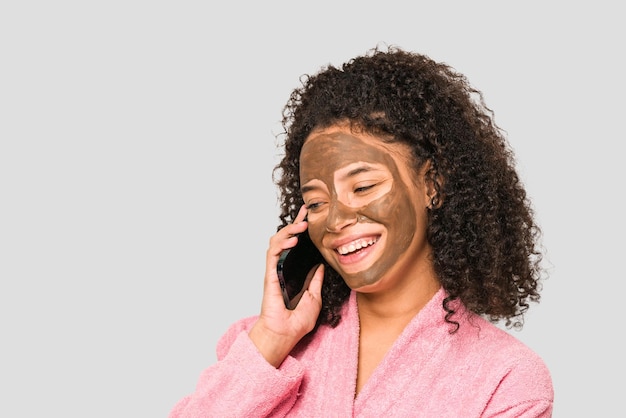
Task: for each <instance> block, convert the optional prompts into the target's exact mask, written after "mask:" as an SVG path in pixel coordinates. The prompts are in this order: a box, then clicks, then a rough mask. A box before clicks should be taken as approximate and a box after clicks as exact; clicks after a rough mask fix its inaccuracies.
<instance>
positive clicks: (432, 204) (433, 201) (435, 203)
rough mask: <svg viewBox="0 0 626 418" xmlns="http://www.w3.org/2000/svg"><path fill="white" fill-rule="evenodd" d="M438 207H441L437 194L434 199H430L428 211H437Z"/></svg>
mask: <svg viewBox="0 0 626 418" xmlns="http://www.w3.org/2000/svg"><path fill="white" fill-rule="evenodd" d="M437 206H439V195H438V194H435V195H434V196H433V197H431V198H430V204H429V205H428V209H430V210H433V209H436V208H437Z"/></svg>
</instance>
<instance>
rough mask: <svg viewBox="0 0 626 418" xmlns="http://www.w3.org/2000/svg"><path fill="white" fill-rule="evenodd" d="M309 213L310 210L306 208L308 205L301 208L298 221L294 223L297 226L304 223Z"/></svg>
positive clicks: (295, 220) (297, 217) (297, 216)
mask: <svg viewBox="0 0 626 418" xmlns="http://www.w3.org/2000/svg"><path fill="white" fill-rule="evenodd" d="M307 213H308V210H307V208H306V205H302V206H300V209H299V210H298V214H297V215H296V219H294V220H293V223H294V224H297V223H299V222H302V221H304V219H305V218H306V215H307Z"/></svg>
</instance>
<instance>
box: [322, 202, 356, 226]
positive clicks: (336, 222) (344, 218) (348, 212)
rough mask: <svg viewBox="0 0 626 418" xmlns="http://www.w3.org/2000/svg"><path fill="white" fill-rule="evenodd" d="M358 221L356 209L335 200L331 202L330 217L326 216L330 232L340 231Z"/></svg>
mask: <svg viewBox="0 0 626 418" xmlns="http://www.w3.org/2000/svg"><path fill="white" fill-rule="evenodd" d="M356 222H357V215H356V211H355V210H354V209H353V208H351V207H349V206H346V205H344V204H343V203H341V202H339V201H337V200H334V201H333V202H331V204H330V208H329V211H328V217H327V218H326V230H327V231H328V232H339V231H341V230H342V229H343V228H345V227H347V226H350V225H354V224H355V223H356Z"/></svg>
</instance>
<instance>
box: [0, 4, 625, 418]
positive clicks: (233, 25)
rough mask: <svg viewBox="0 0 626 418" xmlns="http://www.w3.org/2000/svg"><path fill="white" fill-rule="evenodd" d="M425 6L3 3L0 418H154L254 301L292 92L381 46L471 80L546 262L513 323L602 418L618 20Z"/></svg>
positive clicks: (616, 398)
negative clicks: (514, 166) (502, 136)
mask: <svg viewBox="0 0 626 418" xmlns="http://www.w3.org/2000/svg"><path fill="white" fill-rule="evenodd" d="M431 3H434V2H397V1H385V2H370V3H368V2H363V1H344V2H342V1H336V0H335V1H316V2H306V3H305V2H293V1H292V2H287V1H283V2H279V1H274V2H271V1H268V2H254V1H248V2H241V1H240V2H229V3H226V2H213V3H209V2H206V1H178V2H173V1H172V2H165V1H151V2H148V1H138V0H126V1H107V2H103V1H100V2H97V1H96V2H79V1H63V0H61V1H55V2H43V1H39V2H35V1H20V2H18V1H8V2H3V3H2V5H0V280H1V288H0V321H1V322H0V324H1V331H2V334H1V338H2V340H1V344H0V367H1V369H0V416H3V417H11V418H18V417H35V416H55V417H61V416H62V417H81V418H82V417H90V418H97V417H155V418H156V417H161V418H163V417H166V416H167V414H168V412H169V411H170V409H171V408H172V407H173V405H174V404H175V403H176V401H178V400H179V399H180V398H181V397H182V396H184V395H185V394H187V393H190V392H191V391H193V389H194V387H195V385H196V382H197V379H198V377H199V375H200V373H201V372H202V370H203V369H205V368H206V367H207V366H209V365H210V364H212V363H213V362H214V361H215V345H216V342H217V339H218V338H219V336H220V335H221V334H222V333H223V332H224V331H225V330H226V328H227V327H228V325H230V324H231V323H232V322H233V321H235V320H236V319H238V318H241V317H243V316H248V315H253V314H256V313H257V312H258V311H259V306H260V300H261V294H262V283H263V272H264V269H265V263H264V261H265V250H266V247H267V244H268V240H269V237H270V236H271V235H272V234H273V232H274V231H275V229H276V226H277V225H278V218H277V214H278V205H277V194H276V188H275V186H274V184H273V182H272V177H271V171H272V168H273V167H274V165H275V164H276V163H277V162H278V158H279V155H280V150H279V149H277V147H276V144H277V140H276V134H278V133H279V132H280V131H281V126H280V118H281V111H282V107H283V105H284V104H285V102H286V101H287V99H288V97H289V94H290V92H291V90H292V89H293V88H294V87H296V86H298V85H299V78H300V76H301V75H302V74H305V73H313V72H316V71H317V70H319V69H320V68H321V67H322V66H324V65H327V64H336V65H339V64H341V63H342V62H344V61H346V60H348V59H349V58H351V57H353V56H356V55H360V54H363V53H365V52H366V51H367V50H369V49H370V48H372V47H374V46H376V45H385V44H389V45H396V46H400V47H402V48H405V49H408V50H413V51H416V52H421V53H425V54H427V55H429V56H431V57H432V58H434V59H436V60H438V61H444V62H446V63H448V64H450V65H451V66H453V67H454V68H455V69H457V70H458V71H460V72H462V73H464V74H465V75H466V76H467V77H468V78H469V80H470V82H471V83H472V84H473V85H474V86H475V87H477V88H478V89H480V90H481V91H482V92H483V93H484V96H485V100H486V102H487V105H488V106H490V107H491V108H492V109H493V110H494V111H495V115H496V122H497V123H498V124H499V125H500V126H501V127H502V128H503V129H504V130H506V131H507V135H508V137H509V140H510V142H511V145H512V147H513V148H514V150H515V151H516V155H517V159H518V164H519V170H520V173H521V175H522V178H523V180H524V183H525V184H526V187H527V190H528V193H529V196H530V197H531V198H532V199H533V202H534V206H535V210H536V213H537V217H538V220H539V223H540V225H541V226H542V228H543V230H544V244H545V246H546V248H547V251H548V258H547V260H546V261H547V263H548V264H549V267H550V278H549V279H548V280H547V281H546V282H545V283H544V291H543V299H542V301H541V303H540V304H538V305H532V306H531V309H530V311H529V314H528V315H527V318H526V323H525V327H524V329H523V330H522V331H521V332H516V331H511V332H512V333H514V334H515V335H516V336H517V337H518V338H520V339H521V340H522V341H524V342H525V343H526V344H528V345H529V346H530V347H531V348H533V349H534V350H535V351H537V352H538V353H539V354H540V355H541V356H542V357H543V358H544V359H545V361H546V363H547V365H548V367H549V368H550V370H551V372H552V374H553V379H554V387H555V394H556V395H555V406H554V417H558V418H563V417H572V416H580V417H590V416H596V417H598V416H602V417H609V416H610V417H614V416H618V414H619V413H620V412H621V411H623V389H624V388H623V384H622V383H620V382H621V381H622V380H621V378H622V377H623V375H624V373H625V372H626V370H625V368H624V352H625V346H624V343H623V336H621V334H622V328H623V325H622V320H623V309H622V305H623V296H624V295H623V293H622V292H623V290H624V284H623V283H624V279H626V277H625V275H624V271H623V269H622V265H623V264H624V258H623V257H624V256H623V254H622V253H623V250H624V243H623V239H624V232H625V231H624V221H623V217H624V209H625V208H624V203H623V198H622V197H620V194H621V193H622V190H623V188H624V180H625V176H624V163H623V148H622V147H623V142H624V139H625V136H624V123H623V121H624V111H625V110H626V109H625V106H624V94H625V93H626V91H625V82H624V73H625V72H626V66H625V64H624V47H623V39H624V36H625V30H624V25H623V19H622V16H623V14H622V13H621V11H619V10H618V6H617V2H615V3H613V2H609V1H596V2H593V3H592V2H539V1H536V2H535V1H530V2H515V3H514V2H502V1H488V2H485V1H478V2H461V1H459V2H438V3H436V4H431ZM557 3H558V4H557ZM620 143H622V144H621V145H620Z"/></svg>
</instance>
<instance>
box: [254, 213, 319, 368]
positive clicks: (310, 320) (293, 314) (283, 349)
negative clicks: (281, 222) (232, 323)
mask: <svg viewBox="0 0 626 418" xmlns="http://www.w3.org/2000/svg"><path fill="white" fill-rule="evenodd" d="M306 214H307V210H306V207H304V206H302V207H301V208H300V211H299V212H298V215H297V216H296V219H294V222H293V223H292V224H290V225H287V226H285V227H284V228H282V229H281V230H280V231H278V232H277V233H276V234H275V235H274V236H273V237H272V238H270V246H269V248H268V250H267V255H266V262H265V267H266V269H265V282H264V286H263V301H262V303H261V314H260V315H259V319H258V320H257V322H256V323H255V324H254V325H253V327H252V329H251V330H250V332H249V335H250V339H251V340H252V342H253V343H254V344H255V345H256V347H257V349H258V350H259V351H260V352H261V354H262V355H263V356H264V357H265V359H266V360H267V361H268V362H269V363H270V364H272V365H273V366H274V367H278V366H280V364H281V363H282V362H283V360H284V359H285V357H287V355H288V354H289V352H290V351H291V350H292V349H293V347H294V346H295V345H296V344H297V343H298V341H300V339H301V338H302V337H304V336H305V335H306V334H307V333H309V332H310V331H311V330H312V329H313V327H314V326H315V322H316V321H317V317H318V316H319V313H320V310H321V308H322V296H321V291H322V282H323V279H324V266H323V265H320V266H319V267H318V268H317V270H316V271H315V274H314V275H313V279H312V280H311V282H310V284H309V287H308V288H307V289H306V290H305V291H304V292H303V294H302V297H301V299H300V302H299V303H298V305H297V306H296V308H295V309H294V310H289V309H287V308H286V307H285V303H284V301H283V296H282V292H281V289H280V284H279V282H278V274H277V273H276V266H277V264H278V259H279V257H280V253H281V252H282V251H283V250H285V249H287V248H291V247H293V246H294V245H296V243H297V242H298V238H297V237H296V236H295V235H297V234H300V233H302V232H304V231H306V229H307V227H308V224H307V222H306V221H305V220H304V218H305V217H306Z"/></svg>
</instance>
